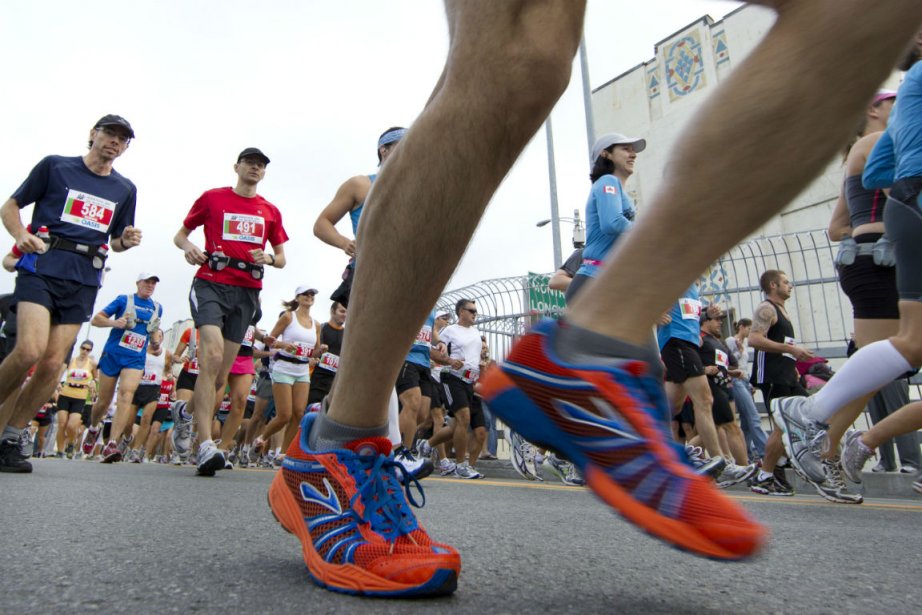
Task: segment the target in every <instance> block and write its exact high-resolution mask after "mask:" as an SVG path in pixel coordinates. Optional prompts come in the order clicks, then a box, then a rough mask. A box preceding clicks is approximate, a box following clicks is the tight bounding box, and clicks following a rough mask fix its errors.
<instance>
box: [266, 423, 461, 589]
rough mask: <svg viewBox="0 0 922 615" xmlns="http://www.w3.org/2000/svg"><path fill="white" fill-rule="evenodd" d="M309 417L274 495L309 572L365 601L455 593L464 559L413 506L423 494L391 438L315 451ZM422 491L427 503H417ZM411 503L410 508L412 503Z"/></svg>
mask: <svg viewBox="0 0 922 615" xmlns="http://www.w3.org/2000/svg"><path fill="white" fill-rule="evenodd" d="M316 418H317V415H316V413H312V412H308V413H306V414H305V415H304V419H303V421H302V422H301V430H300V431H299V433H298V435H297V437H295V439H294V440H293V441H292V443H291V446H290V447H289V448H288V453H287V454H286V456H285V461H284V462H282V468H281V470H279V472H278V473H277V474H276V475H275V479H274V480H273V481H272V486H271V487H270V488H269V506H270V508H271V509H272V514H273V515H275V518H276V520H278V522H279V523H280V524H281V525H282V527H283V528H285V530H287V531H288V532H290V533H292V534H294V535H295V536H297V537H298V539H299V540H300V541H301V551H302V554H303V556H304V562H305V563H306V564H307V570H308V572H309V573H310V575H311V578H312V579H313V580H314V582H315V583H317V584H318V585H320V586H321V587H325V588H327V589H331V590H333V591H337V592H343V593H347V594H358V595H364V596H389V597H400V598H405V597H416V596H442V595H447V594H450V593H452V592H453V591H455V588H456V587H457V585H458V574H459V573H460V572H461V556H460V555H458V552H457V551H455V550H454V549H453V548H452V547H450V546H448V545H444V544H439V543H436V542H433V541H432V540H431V539H430V538H429V535H428V534H427V533H426V530H424V529H423V528H422V526H420V525H419V523H417V521H416V517H415V516H414V514H413V511H412V509H411V508H410V505H409V504H410V503H412V504H413V505H414V506H416V507H420V506H422V504H424V503H425V495H423V493H422V488H421V487H420V485H419V483H418V482H416V481H415V480H414V479H412V478H409V477H408V474H409V473H408V472H406V471H402V472H400V473H399V475H400V476H401V477H402V478H399V479H398V478H397V476H398V474H397V472H396V470H397V469H398V467H399V464H398V463H397V462H395V461H394V460H393V458H392V457H391V455H390V453H391V443H390V441H389V440H388V439H387V438H370V439H367V440H357V441H355V442H351V443H349V444H348V445H347V448H345V449H338V450H332V451H323V452H320V451H311V450H310V449H309V447H308V445H307V436H308V434H309V433H310V430H311V426H312V425H313V423H314V421H315V420H316ZM411 485H415V487H416V489H417V490H418V491H419V493H420V495H421V496H422V498H423V501H422V503H417V502H416V500H415V499H414V497H413V495H412V493H411V491H410V486H411ZM408 500H409V503H408Z"/></svg>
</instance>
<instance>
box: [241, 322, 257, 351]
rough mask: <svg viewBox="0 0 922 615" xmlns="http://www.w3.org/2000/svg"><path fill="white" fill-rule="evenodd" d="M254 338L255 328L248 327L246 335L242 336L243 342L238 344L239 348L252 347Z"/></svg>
mask: <svg viewBox="0 0 922 615" xmlns="http://www.w3.org/2000/svg"><path fill="white" fill-rule="evenodd" d="M255 336H256V327H254V326H253V325H250V326H249V327H247V332H246V335H244V336H243V341H242V342H240V345H241V346H252V345H253V339H254V338H255Z"/></svg>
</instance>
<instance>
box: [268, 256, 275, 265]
mask: <svg viewBox="0 0 922 615" xmlns="http://www.w3.org/2000/svg"><path fill="white" fill-rule="evenodd" d="M269 258H271V259H272V262H271V263H270V264H271V265H272V266H273V267H275V254H274V253H270V254H269Z"/></svg>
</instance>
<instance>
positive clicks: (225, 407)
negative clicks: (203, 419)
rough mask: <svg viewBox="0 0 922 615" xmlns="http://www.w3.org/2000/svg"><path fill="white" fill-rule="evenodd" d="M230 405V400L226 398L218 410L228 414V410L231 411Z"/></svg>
mask: <svg viewBox="0 0 922 615" xmlns="http://www.w3.org/2000/svg"><path fill="white" fill-rule="evenodd" d="M230 407H231V403H230V400H229V399H225V400H224V401H222V402H221V407H220V408H218V412H220V413H221V414H227V413H228V412H230Z"/></svg>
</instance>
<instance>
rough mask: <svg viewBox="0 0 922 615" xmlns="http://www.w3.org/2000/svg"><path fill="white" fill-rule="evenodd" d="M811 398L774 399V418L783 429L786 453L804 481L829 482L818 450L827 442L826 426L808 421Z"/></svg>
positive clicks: (782, 434)
mask: <svg viewBox="0 0 922 615" xmlns="http://www.w3.org/2000/svg"><path fill="white" fill-rule="evenodd" d="M812 404H813V398H811V397H781V398H778V399H774V400H772V418H774V419H775V422H776V423H778V426H779V427H780V428H781V432H782V433H781V440H782V442H784V450H785V451H786V452H787V455H788V459H789V460H790V462H791V465H792V466H793V467H794V470H795V471H796V472H797V473H798V474H799V475H800V477H801V478H803V479H804V480H806V481H808V482H811V483H821V482H823V481H824V480H825V479H826V474H825V472H824V471H823V462H822V460H821V459H820V457H819V452H820V451H818V450H817V448H820V447H821V445H822V442H824V441H825V438H824V434H823V432H824V431H825V428H826V426H825V425H823V424H822V423H817V422H816V421H814V420H812V419H810V418H807V416H806V413H805V410H806V409H807V408H809V407H810V406H812Z"/></svg>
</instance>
